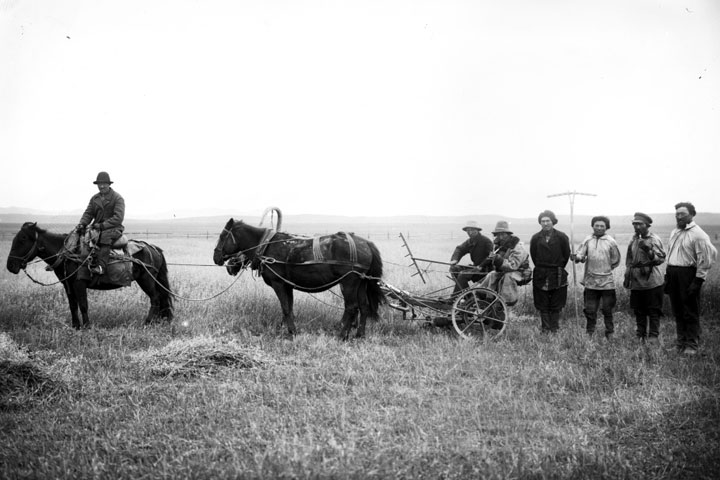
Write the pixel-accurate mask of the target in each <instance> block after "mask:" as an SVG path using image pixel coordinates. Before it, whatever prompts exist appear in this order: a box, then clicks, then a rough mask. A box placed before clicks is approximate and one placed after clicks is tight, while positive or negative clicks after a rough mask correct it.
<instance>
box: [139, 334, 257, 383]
mask: <svg viewBox="0 0 720 480" xmlns="http://www.w3.org/2000/svg"><path fill="white" fill-rule="evenodd" d="M132 358H133V360H134V361H135V362H137V363H138V364H140V365H141V367H142V368H144V369H146V370H147V371H148V372H150V373H151V374H152V375H156V376H161V377H174V376H184V377H195V376H205V375H212V374H217V373H219V372H221V371H222V370H223V368H225V367H233V368H255V367H260V366H262V365H263V364H264V363H265V361H263V360H261V358H262V352H261V351H260V350H259V349H257V348H248V347H247V346H243V345H241V344H240V342H239V341H238V340H237V339H220V338H212V337H208V336H197V337H191V338H189V339H176V340H173V341H171V342H170V343H168V344H167V345H165V346H164V347H162V348H159V349H158V348H152V349H150V350H145V351H143V352H139V353H137V354H134V355H132Z"/></svg>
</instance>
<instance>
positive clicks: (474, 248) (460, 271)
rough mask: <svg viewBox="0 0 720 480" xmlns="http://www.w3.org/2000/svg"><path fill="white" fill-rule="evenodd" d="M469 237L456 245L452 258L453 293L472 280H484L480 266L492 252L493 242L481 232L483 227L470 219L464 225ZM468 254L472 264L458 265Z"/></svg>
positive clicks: (464, 287)
mask: <svg viewBox="0 0 720 480" xmlns="http://www.w3.org/2000/svg"><path fill="white" fill-rule="evenodd" d="M463 230H464V231H465V233H467V235H468V239H467V240H465V241H464V242H463V243H461V244H460V245H458V246H457V247H455V250H454V251H453V254H452V257H451V258H450V265H451V266H450V274H451V275H452V277H453V279H454V280H455V289H454V290H453V295H455V294H456V293H458V292H460V291H461V290H464V289H466V288H468V287H469V286H470V281H473V282H477V281H480V280H482V278H483V277H484V274H482V273H480V270H479V268H477V267H479V266H480V265H482V263H483V262H484V261H485V259H487V258H488V255H490V253H491V252H492V249H493V242H492V240H490V239H489V238H488V237H486V236H484V235H483V234H481V233H480V231H481V230H482V228H480V225H478V223H477V222H475V221H473V220H470V221H468V222H467V224H466V225H465V226H464V227H463ZM467 254H470V260H471V261H472V266H465V265H458V262H459V261H460V260H461V259H462V258H463V257H464V256H465V255H467Z"/></svg>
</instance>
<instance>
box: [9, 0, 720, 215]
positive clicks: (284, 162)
mask: <svg viewBox="0 0 720 480" xmlns="http://www.w3.org/2000/svg"><path fill="white" fill-rule="evenodd" d="M0 65H3V68H2V69H1V70H0V106H1V107H0V159H2V175H1V176H0V207H11V206H17V207H25V208H32V209H38V210H45V211H50V212H63V211H76V210H82V209H84V207H85V206H86V205H87V202H88V200H89V198H90V197H91V196H92V195H93V194H94V193H96V192H97V189H96V188H95V186H94V185H93V184H92V182H93V181H94V180H95V177H96V175H97V173H98V172H99V171H101V170H104V171H108V172H109V173H110V176H111V178H112V180H113V181H114V182H115V183H114V185H113V188H115V189H116V190H117V191H118V192H119V193H120V194H122V195H123V197H124V198H125V202H126V206H127V211H126V216H127V217H129V218H137V217H142V216H149V215H156V214H165V213H167V214H169V215H173V214H174V215H177V216H189V215H192V214H193V213H204V212H209V211H222V212H235V213H236V214H238V215H242V214H246V215H247V214H250V215H260V214H261V213H262V212H263V211H264V209H265V208H266V207H268V206H271V205H274V206H278V207H280V208H281V209H282V210H283V212H284V213H287V214H326V215H353V216H379V215H382V216H385V215H411V214H420V215H442V216H445V215H452V216H454V215H472V214H499V215H505V216H508V217H515V218H522V217H533V216H536V215H537V213H538V212H540V211H541V210H544V209H546V208H549V209H551V210H554V211H555V212H557V213H559V214H566V213H568V212H569V199H570V197H568V196H561V197H552V198H548V195H551V194H556V193H561V192H568V191H577V192H582V193H593V194H595V195H597V196H594V197H591V196H577V197H576V199H575V208H574V210H575V213H576V214H582V215H595V214H607V215H621V214H622V215H626V214H631V213H632V212H634V211H645V212H652V213H659V212H671V211H672V210H673V205H674V204H675V203H677V202H679V201H692V202H693V203H694V204H695V205H696V207H697V209H698V211H700V212H720V195H717V193H716V189H717V186H716V185H717V182H718V175H717V174H718V173H719V172H720V167H719V166H718V160H720V135H719V132H720V2H717V1H712V0H687V1H683V2H679V1H669V0H653V1H650V0H634V1H632V2H628V1H626V0H606V1H602V2H598V1H595V0H593V1H590V0H547V1H542V2H538V1H536V0H507V1H502V2H499V1H484V0H468V1H458V0H443V1H440V0H434V1H410V0H408V1H396V0H365V1H362V2H359V1H358V2H350V1H338V2H325V1H309V0H308V1H303V0H299V1H289V0H286V1H278V0H268V1H263V2H235V1H229V0H227V1H226V0H216V1H212V0H211V1H205V2H197V1H189V0H165V1H160V0H156V1H153V2H146V1H138V0H129V1H122V2H119V1H110V0H69V1H63V2H56V1H50V0H35V1H19V0H10V1H8V0H0Z"/></svg>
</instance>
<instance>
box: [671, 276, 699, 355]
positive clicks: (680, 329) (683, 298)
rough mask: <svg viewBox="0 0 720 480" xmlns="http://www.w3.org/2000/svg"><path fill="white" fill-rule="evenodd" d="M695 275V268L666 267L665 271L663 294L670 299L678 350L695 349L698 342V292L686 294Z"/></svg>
mask: <svg viewBox="0 0 720 480" xmlns="http://www.w3.org/2000/svg"><path fill="white" fill-rule="evenodd" d="M696 273H697V269H696V268H695V267H675V266H672V265H668V267H667V270H666V281H667V283H666V285H665V293H666V294H667V295H668V296H669V297H670V304H671V305H672V312H673V316H674V317H675V327H676V331H677V346H678V348H680V349H684V348H686V347H690V348H695V349H696V348H698V344H699V342H700V291H698V292H696V293H695V294H692V295H689V294H688V287H689V286H690V284H691V283H692V281H693V279H694V278H695V274H696Z"/></svg>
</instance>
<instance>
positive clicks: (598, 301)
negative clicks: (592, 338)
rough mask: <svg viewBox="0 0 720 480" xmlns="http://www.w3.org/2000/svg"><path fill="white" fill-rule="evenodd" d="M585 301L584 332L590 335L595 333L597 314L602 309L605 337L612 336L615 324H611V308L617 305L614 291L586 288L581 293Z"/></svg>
mask: <svg viewBox="0 0 720 480" xmlns="http://www.w3.org/2000/svg"><path fill="white" fill-rule="evenodd" d="M583 299H584V301H585V308H584V309H583V313H584V314H585V320H586V322H587V323H586V330H587V333H588V334H590V335H592V334H593V333H595V325H597V313H598V310H600V309H602V313H603V318H604V320H605V336H606V337H607V336H609V335H612V334H613V332H615V324H614V323H613V308H615V304H616V303H617V296H616V294H615V290H594V289H591V288H586V289H585V291H584V292H583Z"/></svg>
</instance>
